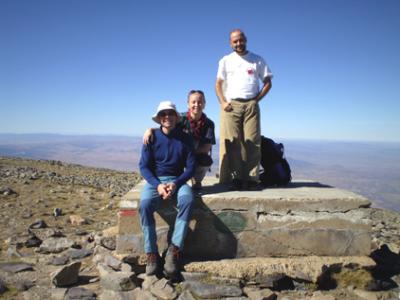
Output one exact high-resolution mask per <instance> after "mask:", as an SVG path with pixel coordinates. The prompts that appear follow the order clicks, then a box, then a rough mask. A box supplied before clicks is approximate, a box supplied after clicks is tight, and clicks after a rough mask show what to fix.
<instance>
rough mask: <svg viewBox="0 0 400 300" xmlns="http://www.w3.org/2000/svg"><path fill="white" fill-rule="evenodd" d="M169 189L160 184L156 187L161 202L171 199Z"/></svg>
mask: <svg viewBox="0 0 400 300" xmlns="http://www.w3.org/2000/svg"><path fill="white" fill-rule="evenodd" d="M169 189H170V188H169V187H168V185H167V184H165V183H160V184H159V185H158V186H157V192H158V194H159V195H160V196H161V198H162V199H163V200H167V199H168V198H170V197H171V195H170V192H169Z"/></svg>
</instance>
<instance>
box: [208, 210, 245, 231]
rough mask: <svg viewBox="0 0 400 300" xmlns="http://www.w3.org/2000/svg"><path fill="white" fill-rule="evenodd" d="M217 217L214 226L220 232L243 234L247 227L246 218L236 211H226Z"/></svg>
mask: <svg viewBox="0 0 400 300" xmlns="http://www.w3.org/2000/svg"><path fill="white" fill-rule="evenodd" d="M217 217H218V218H217V219H216V220H215V224H214V225H215V228H217V230H218V231H220V232H224V233H229V232H241V231H243V230H244V229H245V228H246V225H247V220H246V218H245V217H244V216H243V215H242V214H241V213H238V212H235V211H224V212H221V213H219V214H217Z"/></svg>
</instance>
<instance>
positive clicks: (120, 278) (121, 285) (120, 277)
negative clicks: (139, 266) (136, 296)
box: [100, 272, 136, 292]
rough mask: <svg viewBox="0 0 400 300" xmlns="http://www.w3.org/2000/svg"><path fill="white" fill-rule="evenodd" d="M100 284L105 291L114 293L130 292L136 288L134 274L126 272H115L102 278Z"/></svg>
mask: <svg viewBox="0 0 400 300" xmlns="http://www.w3.org/2000/svg"><path fill="white" fill-rule="evenodd" d="M100 284H101V286H102V287H103V289H107V290H113V291H117V292H118V291H130V290H133V289H134V288H135V287H136V284H135V283H134V274H133V273H126V272H113V273H109V274H106V275H104V276H101V279H100Z"/></svg>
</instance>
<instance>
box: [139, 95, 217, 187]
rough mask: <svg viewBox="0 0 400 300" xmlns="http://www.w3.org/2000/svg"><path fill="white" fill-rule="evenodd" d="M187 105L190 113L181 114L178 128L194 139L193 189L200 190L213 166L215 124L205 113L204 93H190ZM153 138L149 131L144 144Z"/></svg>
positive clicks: (144, 138)
mask: <svg viewBox="0 0 400 300" xmlns="http://www.w3.org/2000/svg"><path fill="white" fill-rule="evenodd" d="M187 103H188V111H187V112H185V113H181V120H180V122H179V124H178V125H177V127H179V128H181V129H182V130H183V131H184V132H186V133H189V134H191V135H192V137H193V141H194V147H195V154H196V169H195V174H194V176H193V177H192V188H193V189H195V190H200V189H201V188H202V185H201V182H202V180H203V178H204V176H205V175H206V173H207V171H208V170H209V169H210V166H211V164H212V159H211V156H210V152H211V147H212V145H215V134H214V122H213V121H211V120H210V119H209V118H207V116H206V114H205V113H203V110H204V107H205V106H206V99H205V97H204V93H203V92H202V91H200V90H192V91H190V92H189V94H188V100H187ZM152 136H153V129H152V128H150V129H147V130H146V132H145V134H144V136H143V143H144V144H147V143H148V142H149V141H150V140H151V139H152Z"/></svg>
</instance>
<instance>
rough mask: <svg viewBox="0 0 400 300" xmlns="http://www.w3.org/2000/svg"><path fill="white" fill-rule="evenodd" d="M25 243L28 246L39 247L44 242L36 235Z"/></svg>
mask: <svg viewBox="0 0 400 300" xmlns="http://www.w3.org/2000/svg"><path fill="white" fill-rule="evenodd" d="M24 244H25V247H27V248H32V247H39V246H40V245H41V244H42V240H41V239H39V238H38V237H36V236H31V237H29V238H28V239H27V240H26V241H25V243H24Z"/></svg>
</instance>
